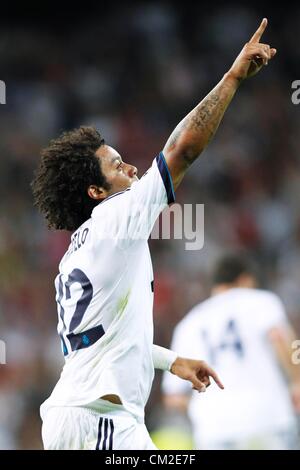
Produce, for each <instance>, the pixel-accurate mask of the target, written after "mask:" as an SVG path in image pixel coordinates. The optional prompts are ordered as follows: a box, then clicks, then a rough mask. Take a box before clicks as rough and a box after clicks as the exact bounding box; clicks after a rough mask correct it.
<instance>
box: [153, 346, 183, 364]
mask: <svg viewBox="0 0 300 470" xmlns="http://www.w3.org/2000/svg"><path fill="white" fill-rule="evenodd" d="M177 357H178V354H177V353H175V352H174V351H171V350H170V349H166V348H163V347H162V346H157V345H156V344H153V346H152V358H153V363H154V368H155V369H161V370H171V367H172V365H173V363H174V362H175V361H176V359H177Z"/></svg>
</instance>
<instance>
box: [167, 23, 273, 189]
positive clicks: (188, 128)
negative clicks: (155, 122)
mask: <svg viewBox="0 0 300 470" xmlns="http://www.w3.org/2000/svg"><path fill="white" fill-rule="evenodd" d="M267 23H268V22H267V19H266V18H264V19H263V20H262V22H261V24H260V26H259V28H258V29H257V31H256V32H255V33H254V34H253V36H252V38H251V39H250V41H249V42H247V43H246V44H245V46H244V47H243V49H242V50H241V52H240V54H239V55H238V57H237V58H236V60H235V61H234V63H233V65H232V66H231V68H230V70H229V71H228V72H227V73H225V75H224V77H223V78H222V80H221V81H220V82H219V83H218V85H217V86H216V87H215V88H214V89H213V90H212V91H211V92H210V93H209V94H208V95H207V96H206V97H205V98H204V99H203V100H202V101H201V102H200V103H199V104H198V105H197V106H196V107H195V108H194V109H193V110H192V111H191V112H190V113H189V114H188V115H187V116H186V117H185V118H184V119H183V120H182V121H181V122H180V123H179V124H178V125H177V127H176V128H175V129H174V131H173V132H172V134H171V135H170V137H169V139H168V141H167V143H166V145H165V147H164V150H163V151H164V156H165V159H166V162H167V164H168V167H169V170H170V173H171V176H172V179H173V184H174V188H175V189H176V188H177V186H178V185H179V183H180V182H181V180H182V178H183V176H184V174H185V172H186V171H187V169H188V167H189V166H190V165H191V164H192V163H193V162H194V160H196V158H197V157H198V156H199V155H200V153H201V152H202V151H203V150H204V148H205V147H206V146H207V144H208V143H209V141H210V140H211V139H212V137H213V136H214V134H215V132H216V130H217V128H218V126H219V124H220V122H221V119H222V117H223V115H224V113H225V111H226V109H227V107H228V105H229V103H230V102H231V100H232V98H233V96H234V94H235V92H236V90H237V88H238V86H239V84H240V83H241V82H242V81H243V80H244V79H245V78H248V77H251V76H253V75H255V74H256V73H257V72H258V71H259V70H260V69H261V68H262V66H263V65H267V64H268V61H269V60H271V59H272V58H273V57H274V55H275V54H276V49H273V48H271V47H270V46H269V45H268V44H262V43H261V42H260V40H261V36H262V34H263V32H264V30H265V29H266V26H267Z"/></svg>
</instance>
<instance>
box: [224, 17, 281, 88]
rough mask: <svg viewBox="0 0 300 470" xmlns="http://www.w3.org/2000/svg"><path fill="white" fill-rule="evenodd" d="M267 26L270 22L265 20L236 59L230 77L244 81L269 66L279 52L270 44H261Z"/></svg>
mask: <svg viewBox="0 0 300 470" xmlns="http://www.w3.org/2000/svg"><path fill="white" fill-rule="evenodd" d="M267 24H268V20H267V19H266V18H264V19H263V20H262V22H261V24H260V26H259V28H258V29H257V31H255V33H254V34H253V36H252V38H251V39H250V41H249V42H247V43H246V44H245V46H244V47H243V49H242V50H241V52H240V54H239V55H238V56H237V58H236V59H235V61H234V63H233V65H232V67H231V69H230V70H229V72H228V73H229V75H231V76H232V77H234V78H236V79H237V80H239V81H242V80H244V79H245V78H249V77H252V76H253V75H255V74H257V72H259V71H260V69H261V68H262V67H263V66H264V65H268V61H269V60H271V59H273V57H274V56H275V54H276V52H277V51H276V49H274V48H271V47H270V46H269V44H263V43H261V42H260V40H261V37H262V35H263V32H264V31H265V29H266V27H267Z"/></svg>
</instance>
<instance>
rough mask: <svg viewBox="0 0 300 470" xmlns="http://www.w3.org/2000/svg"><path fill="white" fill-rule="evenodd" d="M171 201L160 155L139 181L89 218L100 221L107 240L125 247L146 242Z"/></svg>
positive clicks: (168, 179)
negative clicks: (142, 241)
mask: <svg viewBox="0 0 300 470" xmlns="http://www.w3.org/2000/svg"><path fill="white" fill-rule="evenodd" d="M174 201H175V195H174V189H173V183H172V178H171V175H170V172H169V169H168V166H167V163H166V161H165V158H164V155H163V153H162V152H160V154H159V155H158V156H157V157H156V158H155V159H154V160H153V162H152V165H151V167H150V168H149V170H148V171H147V172H146V173H145V174H144V175H143V176H142V177H141V179H140V180H139V181H136V182H134V183H133V184H132V186H131V187H130V188H128V189H127V190H126V191H123V192H121V193H116V194H113V195H112V196H111V197H108V198H107V199H105V200H104V201H103V202H102V203H100V204H99V206H97V208H95V209H94V210H93V214H92V217H94V219H96V220H97V218H99V219H101V218H102V223H103V224H105V233H106V237H111V238H114V239H115V240H116V241H117V243H118V244H120V245H122V246H123V247H127V246H129V245H130V244H131V243H132V242H135V241H137V240H148V238H149V236H150V233H151V231H152V228H153V226H154V223H155V221H156V219H157V217H158V216H159V214H160V213H161V212H162V211H163V210H164V209H165V207H167V206H168V205H169V204H171V203H173V202H174ZM99 223H101V222H99Z"/></svg>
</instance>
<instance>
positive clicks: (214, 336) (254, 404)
mask: <svg viewBox="0 0 300 470" xmlns="http://www.w3.org/2000/svg"><path fill="white" fill-rule="evenodd" d="M286 323H287V317H286V314H285V311H284V308H283V306H282V303H281V301H280V300H279V298H278V297H277V296H276V295H275V294H273V293H271V292H267V291H263V290H258V289H244V288H237V289H230V290H229V291H226V292H224V293H222V294H218V295H215V296H213V297H211V298H210V299H208V300H206V301H205V302H203V303H201V304H199V305H197V306H196V307H194V308H193V309H192V310H191V312H190V313H188V315H186V317H185V318H184V319H183V320H182V321H181V322H180V323H179V324H178V325H177V327H176V328H175V331H174V336H173V342H172V349H174V350H175V351H176V352H177V353H178V354H179V355H181V356H184V357H191V358H196V359H203V360H206V361H207V362H208V363H209V364H210V365H211V366H212V367H213V368H214V369H215V370H216V372H217V373H218V375H219V376H220V379H221V380H222V382H223V384H224V386H225V390H220V389H219V388H218V387H217V386H216V385H215V384H214V383H213V380H212V383H213V384H212V385H211V387H209V389H208V390H207V391H206V393H200V394H198V393H197V392H194V391H193V392H192V394H191V401H190V405H189V415H190V418H191V421H192V424H193V428H194V431H195V436H196V441H197V443H198V445H200V444H199V443H201V440H202V439H203V438H205V439H206V441H207V440H209V439H213V440H215V439H220V440H226V439H236V438H241V437H243V436H248V435H250V434H256V433H257V432H267V431H269V430H273V431H274V430H278V429H279V430H280V429H285V428H286V427H287V426H290V425H291V424H292V423H293V422H294V415H293V411H292V406H291V402H290V398H289V394H288V390H287V385H286V383H285V379H284V378H283V376H282V373H281V370H280V368H279V366H278V362H277V360H276V357H275V353H274V351H273V349H272V347H271V344H270V343H269V341H268V339H267V333H268V331H269V330H270V329H271V328H272V327H275V326H280V325H284V324H286ZM163 390H164V392H165V393H166V394H186V393H189V392H190V391H191V387H190V385H189V384H188V383H187V382H185V381H182V380H178V378H177V377H176V376H174V375H172V374H165V375H164V378H163Z"/></svg>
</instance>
